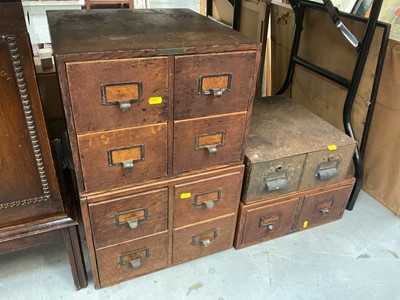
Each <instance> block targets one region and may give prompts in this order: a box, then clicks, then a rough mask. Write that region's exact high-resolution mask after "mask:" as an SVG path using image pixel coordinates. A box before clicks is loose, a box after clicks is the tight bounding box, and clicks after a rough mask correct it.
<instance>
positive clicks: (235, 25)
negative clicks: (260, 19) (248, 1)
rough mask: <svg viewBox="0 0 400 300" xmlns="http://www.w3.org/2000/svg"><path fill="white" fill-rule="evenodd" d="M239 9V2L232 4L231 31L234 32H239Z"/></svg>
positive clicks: (236, 0)
mask: <svg viewBox="0 0 400 300" xmlns="http://www.w3.org/2000/svg"><path fill="white" fill-rule="evenodd" d="M240 8H241V0H235V1H234V3H233V21H232V29H234V30H236V31H239V28H240Z"/></svg>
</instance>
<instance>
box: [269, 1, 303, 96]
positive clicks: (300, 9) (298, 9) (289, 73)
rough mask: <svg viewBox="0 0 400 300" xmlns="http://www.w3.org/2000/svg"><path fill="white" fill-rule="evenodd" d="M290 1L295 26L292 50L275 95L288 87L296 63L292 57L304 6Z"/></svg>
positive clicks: (297, 42)
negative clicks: (282, 81)
mask: <svg viewBox="0 0 400 300" xmlns="http://www.w3.org/2000/svg"><path fill="white" fill-rule="evenodd" d="M290 2H291V5H292V8H293V10H294V12H295V18H296V20H295V22H296V28H295V31H294V37H293V43H292V51H291V53H290V60H289V67H288V71H287V74H286V78H285V81H284V83H283V84H282V87H281V88H280V89H279V91H278V92H277V93H276V94H277V95H281V94H283V93H284V92H285V91H286V90H287V89H288V87H289V85H290V83H291V82H292V79H293V75H294V68H295V65H296V62H295V60H294V57H295V56H297V52H298V50H299V44H300V37H301V32H302V31H303V19H304V7H303V6H301V5H300V4H299V3H298V2H297V1H290ZM292 2H295V3H297V4H296V5H295V4H292Z"/></svg>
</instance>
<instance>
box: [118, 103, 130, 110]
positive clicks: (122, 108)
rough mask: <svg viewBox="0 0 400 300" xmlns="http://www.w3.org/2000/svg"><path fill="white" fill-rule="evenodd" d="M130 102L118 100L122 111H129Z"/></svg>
mask: <svg viewBox="0 0 400 300" xmlns="http://www.w3.org/2000/svg"><path fill="white" fill-rule="evenodd" d="M131 106H132V105H131V103H130V102H125V101H120V102H119V108H120V109H121V110H122V111H130V110H131Z"/></svg>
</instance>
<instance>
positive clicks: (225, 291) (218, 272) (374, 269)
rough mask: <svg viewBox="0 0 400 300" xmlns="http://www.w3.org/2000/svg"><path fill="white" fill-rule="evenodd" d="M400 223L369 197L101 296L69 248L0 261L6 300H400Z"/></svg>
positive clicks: (105, 291)
mask: <svg viewBox="0 0 400 300" xmlns="http://www.w3.org/2000/svg"><path fill="white" fill-rule="evenodd" d="M399 257H400V219H399V218H398V217H396V216H394V215H393V214H392V213H391V212H389V211H388V210H387V209H386V208H384V207H383V206H382V205H380V204H379V203H378V202H377V201H375V200H374V199H372V198H371V197H370V196H369V195H368V194H366V193H364V192H362V194H361V196H360V197H359V199H358V202H357V204H356V207H355V209H354V210H353V211H352V212H346V213H345V215H344V217H343V219H342V220H340V221H336V222H333V223H330V224H327V225H324V226H320V227H317V228H314V229H310V230H306V231H303V232H299V233H295V234H292V235H289V236H285V237H282V238H279V239H276V240H272V241H269V242H266V243H263V244H259V245H256V246H253V247H249V248H245V249H242V250H239V251H236V250H234V249H231V250H228V251H224V252H221V253H218V254H215V255H211V256H208V257H205V258H201V259H198V260H195V261H192V262H188V263H185V264H182V265H179V266H175V267H172V268H169V269H166V270H162V271H159V272H155V273H152V274H149V275H146V276H143V277H140V278H136V279H133V280H130V281H127V282H124V283H121V284H117V285H114V286H112V287H109V288H104V289H101V290H95V289H94V287H93V283H92V280H91V279H90V283H89V286H88V287H87V288H86V289H83V290H80V291H75V290H74V285H73V282H72V276H71V273H70V272H69V264H68V258H67V254H66V251H65V249H64V247H63V245H62V244H61V243H60V244H55V245H51V246H47V247H38V248H35V249H30V250H24V251H20V252H16V253H10V254H5V255H2V256H0V266H1V267H0V299H2V300H5V299H13V300H14V299H21V300H22V299H24V300H25V299H40V300H43V299H85V300H89V299H113V300H118V299H157V300H159V299H169V300H175V299H177V300H179V299H213V300H222V299H224V300H230V299H238V300H243V299H248V300H252V299H307V300H308V299H319V300H321V299H352V300H356V299H363V300H365V299H384V300H392V299H400V259H399Z"/></svg>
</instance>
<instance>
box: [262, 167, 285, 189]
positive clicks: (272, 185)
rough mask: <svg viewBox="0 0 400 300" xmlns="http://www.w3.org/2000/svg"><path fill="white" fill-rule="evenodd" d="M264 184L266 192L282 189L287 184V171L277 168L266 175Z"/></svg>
mask: <svg viewBox="0 0 400 300" xmlns="http://www.w3.org/2000/svg"><path fill="white" fill-rule="evenodd" d="M264 183H265V189H266V190H267V192H273V191H277V190H281V189H284V188H285V187H286V185H287V183H288V170H286V169H283V168H282V166H277V167H276V168H275V170H273V171H272V172H270V173H268V174H267V175H266V178H265V180H264Z"/></svg>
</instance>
